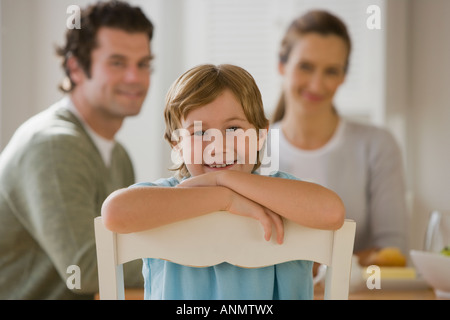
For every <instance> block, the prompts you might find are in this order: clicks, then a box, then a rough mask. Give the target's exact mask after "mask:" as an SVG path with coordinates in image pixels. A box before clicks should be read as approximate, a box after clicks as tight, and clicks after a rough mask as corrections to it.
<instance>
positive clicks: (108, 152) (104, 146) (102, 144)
mask: <svg viewBox="0 0 450 320" xmlns="http://www.w3.org/2000/svg"><path fill="white" fill-rule="evenodd" d="M64 99H67V100H68V101H67V103H65V104H64V105H66V106H67V109H69V111H70V112H72V113H73V114H74V116H75V117H77V118H78V120H80V122H81V124H82V125H83V128H84V129H85V130H86V132H87V133H88V134H89V136H90V137H91V139H92V141H93V142H94V144H95V146H96V147H97V149H98V151H99V152H100V155H101V156H102V159H103V162H104V163H105V165H106V167H109V166H110V164H111V156H112V150H113V148H114V144H115V143H116V142H115V141H114V140H109V139H106V138H103V137H102V136H100V135H98V134H97V133H96V132H95V131H94V130H93V129H92V128H91V127H90V126H89V125H88V124H87V123H86V121H85V120H84V119H83V117H82V115H81V114H80V112H79V111H78V109H77V108H76V107H75V105H74V104H73V102H72V100H71V99H70V98H69V97H65V98H64Z"/></svg>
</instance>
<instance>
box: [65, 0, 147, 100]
mask: <svg viewBox="0 0 450 320" xmlns="http://www.w3.org/2000/svg"><path fill="white" fill-rule="evenodd" d="M102 27H108V28H116V29H120V30H123V31H126V32H130V33H134V32H144V33H146V34H147V35H148V39H149V41H151V40H152V37H153V24H152V23H151V21H150V20H149V19H148V18H147V17H146V16H145V15H144V13H143V12H142V10H141V9H140V8H139V7H132V6H130V4H128V3H126V2H122V1H108V2H98V3H96V4H93V5H90V6H88V7H86V8H85V9H83V10H81V17H80V28H79V29H76V28H74V29H68V30H67V32H66V44H65V45H64V46H62V47H59V48H57V49H56V53H57V55H58V56H60V57H62V59H63V62H62V66H63V68H64V71H65V73H66V76H67V78H68V79H69V80H70V86H69V85H68V84H66V83H64V82H63V84H61V85H60V86H59V88H60V89H61V90H62V91H63V92H71V91H72V90H73V88H74V87H75V83H74V82H73V81H72V79H70V72H69V70H68V68H67V59H68V58H69V57H70V56H73V57H75V58H76V59H77V61H78V64H79V65H80V67H81V68H82V69H83V71H84V72H85V73H86V75H87V76H88V77H90V76H91V74H90V71H91V53H92V50H94V49H95V48H96V46H97V33H98V30H99V29H100V28H102Z"/></svg>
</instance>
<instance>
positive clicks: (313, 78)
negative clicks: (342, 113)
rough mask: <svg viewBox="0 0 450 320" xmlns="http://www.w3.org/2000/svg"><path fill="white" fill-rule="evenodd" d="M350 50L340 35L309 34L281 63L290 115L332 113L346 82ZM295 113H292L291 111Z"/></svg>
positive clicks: (302, 38)
mask: <svg viewBox="0 0 450 320" xmlns="http://www.w3.org/2000/svg"><path fill="white" fill-rule="evenodd" d="M347 56H348V49H347V46H346V44H345V42H344V40H343V39H341V38H340V37H338V36H336V35H326V36H323V35H320V34H318V33H308V34H306V35H303V36H301V37H300V38H299V39H298V41H297V43H296V44H295V45H294V46H293V48H292V50H291V53H290V55H289V58H288V60H287V62H286V63H280V65H279V71H280V74H281V75H282V76H283V78H284V83H283V90H284V94H285V98H286V105H287V110H286V111H287V112H292V111H293V110H292V108H295V109H294V110H295V112H301V113H308V114H310V113H317V112H324V111H327V110H331V109H332V103H333V98H334V95H335V93H336V91H337V89H338V88H339V86H340V85H341V84H342V83H343V82H344V79H345V66H346V63H347ZM289 109H291V110H289Z"/></svg>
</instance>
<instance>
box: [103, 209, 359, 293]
mask: <svg viewBox="0 0 450 320" xmlns="http://www.w3.org/2000/svg"><path fill="white" fill-rule="evenodd" d="M355 225H356V224H355V222H354V221H351V220H346V221H345V222H344V225H343V226H342V227H341V228H340V229H339V230H336V231H330V230H319V229H311V228H306V227H303V226H300V225H298V224H295V223H293V222H290V221H286V220H285V224H284V226H285V237H284V243H283V244H282V245H279V244H277V243H276V242H275V239H274V238H275V237H274V236H273V237H272V240H270V241H265V240H264V237H263V234H264V233H263V229H262V227H261V225H260V224H259V222H258V221H256V220H254V219H251V218H248V217H242V216H238V215H234V214H230V213H228V212H223V211H222V212H214V213H211V214H207V215H204V216H201V217H197V218H192V219H188V220H184V221H180V222H176V223H173V224H169V225H165V226H162V227H159V228H155V229H151V230H146V231H143V232H136V233H129V234H119V233H114V232H111V231H109V230H108V229H106V228H105V226H104V225H103V221H102V218H101V217H97V218H96V219H95V238H96V244H97V260H98V277H99V287H100V299H102V300H104V299H124V281H123V264H124V263H126V262H128V261H132V260H136V259H140V258H160V259H165V260H169V261H172V262H175V263H178V264H183V265H189V266H197V267H200V266H211V265H216V264H219V263H222V262H228V263H231V264H234V265H237V266H242V267H250V268H253V267H262V266H268V265H273V264H277V263H282V262H285V261H291V260H311V261H315V262H319V263H321V264H325V265H326V266H327V271H326V272H327V274H326V278H325V292H324V298H325V299H348V291H349V280H350V269H351V259H352V253H353V243H354V236H355ZM243 243H245V245H243Z"/></svg>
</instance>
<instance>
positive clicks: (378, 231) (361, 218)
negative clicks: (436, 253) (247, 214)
mask: <svg viewBox="0 0 450 320" xmlns="http://www.w3.org/2000/svg"><path fill="white" fill-rule="evenodd" d="M271 129H280V123H275V124H274V125H273V126H272V127H271ZM278 142H279V155H280V159H279V170H282V171H284V172H287V173H290V174H292V175H294V176H296V177H297V178H300V179H303V180H308V181H311V182H315V183H318V184H321V185H323V186H325V187H327V188H329V189H331V190H333V191H335V192H336V193H337V194H338V195H339V196H340V197H341V199H342V201H343V202H344V205H345V209H346V217H347V218H348V219H353V220H355V221H356V237H355V247H354V248H355V251H359V250H363V249H368V248H371V247H380V248H381V247H390V246H392V247H398V248H400V249H401V250H402V251H403V252H404V253H405V254H406V253H407V240H408V236H407V225H408V215H407V212H406V199H405V198H406V194H405V193H406V191H405V182H404V168H403V162H402V155H401V151H400V148H399V147H398V145H397V143H396V141H395V139H394V137H393V136H392V135H391V134H390V133H389V132H388V131H387V130H385V129H382V128H378V127H375V126H373V125H365V124H360V123H357V122H352V121H347V120H344V119H341V121H340V124H339V127H338V129H337V130H336V132H335V134H334V136H333V137H332V138H331V140H330V141H329V142H328V143H327V144H326V145H325V146H323V147H321V148H320V149H316V150H301V149H299V148H297V147H296V146H294V145H292V144H291V143H290V142H289V141H288V140H287V139H286V138H285V136H284V134H283V133H282V131H281V130H280V133H279V141H278Z"/></svg>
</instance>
